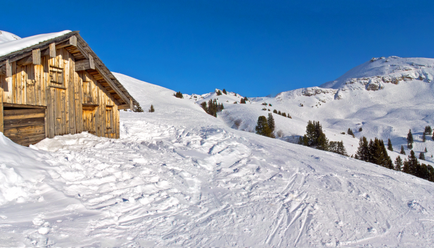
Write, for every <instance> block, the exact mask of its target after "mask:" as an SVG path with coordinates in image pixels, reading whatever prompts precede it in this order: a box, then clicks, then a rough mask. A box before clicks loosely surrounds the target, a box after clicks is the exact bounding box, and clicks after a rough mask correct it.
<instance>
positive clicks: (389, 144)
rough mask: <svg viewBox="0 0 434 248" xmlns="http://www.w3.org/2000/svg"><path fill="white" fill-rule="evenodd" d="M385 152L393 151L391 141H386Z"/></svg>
mask: <svg viewBox="0 0 434 248" xmlns="http://www.w3.org/2000/svg"><path fill="white" fill-rule="evenodd" d="M387 150H389V151H393V146H392V141H390V139H388V140H387Z"/></svg>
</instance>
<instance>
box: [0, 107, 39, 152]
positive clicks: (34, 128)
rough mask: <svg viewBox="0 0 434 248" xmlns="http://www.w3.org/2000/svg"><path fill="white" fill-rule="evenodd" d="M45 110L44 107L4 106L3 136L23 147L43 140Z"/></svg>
mask: <svg viewBox="0 0 434 248" xmlns="http://www.w3.org/2000/svg"><path fill="white" fill-rule="evenodd" d="M45 110H46V108H45V107H34V108H33V107H30V106H28V105H20V104H4V107H3V114H4V115H3V119H4V135H5V136H6V137H8V138H9V139H11V140H12V141H13V142H15V143H17V144H20V145H23V146H29V145H34V144H36V143H38V142H39V141H41V140H43V139H45V137H46V133H45V117H46V114H45Z"/></svg>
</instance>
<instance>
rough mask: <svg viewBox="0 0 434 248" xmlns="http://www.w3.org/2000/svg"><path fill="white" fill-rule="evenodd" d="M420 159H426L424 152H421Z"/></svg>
mask: <svg viewBox="0 0 434 248" xmlns="http://www.w3.org/2000/svg"><path fill="white" fill-rule="evenodd" d="M419 159H421V160H425V154H424V153H423V152H421V153H419Z"/></svg>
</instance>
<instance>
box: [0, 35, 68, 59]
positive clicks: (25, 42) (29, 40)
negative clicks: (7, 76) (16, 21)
mask: <svg viewBox="0 0 434 248" xmlns="http://www.w3.org/2000/svg"><path fill="white" fill-rule="evenodd" d="M1 32H3V31H1ZM70 32H72V31H71V30H65V31H61V32H55V33H48V34H38V35H34V36H30V37H26V38H22V39H16V40H10V35H7V36H6V35H4V39H5V40H7V39H9V40H7V41H4V42H3V43H1V41H0V57H1V56H5V55H7V54H10V53H13V52H16V51H19V50H22V49H24V48H27V47H31V46H33V45H36V44H39V43H41V42H44V41H47V40H51V39H54V38H57V37H60V36H62V35H65V34H67V33H70ZM5 33H6V32H5ZM8 34H11V33H8ZM11 35H13V34H11ZM0 37H2V36H0ZM17 37H18V36H17ZM18 38H19V37H18Z"/></svg>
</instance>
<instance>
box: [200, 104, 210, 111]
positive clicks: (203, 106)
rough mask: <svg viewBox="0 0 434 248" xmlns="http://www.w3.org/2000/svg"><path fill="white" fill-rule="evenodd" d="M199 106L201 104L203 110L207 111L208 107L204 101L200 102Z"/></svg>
mask: <svg viewBox="0 0 434 248" xmlns="http://www.w3.org/2000/svg"><path fill="white" fill-rule="evenodd" d="M200 106H202V108H203V110H205V112H207V113H208V108H207V106H206V102H202V103H201V104H200Z"/></svg>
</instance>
